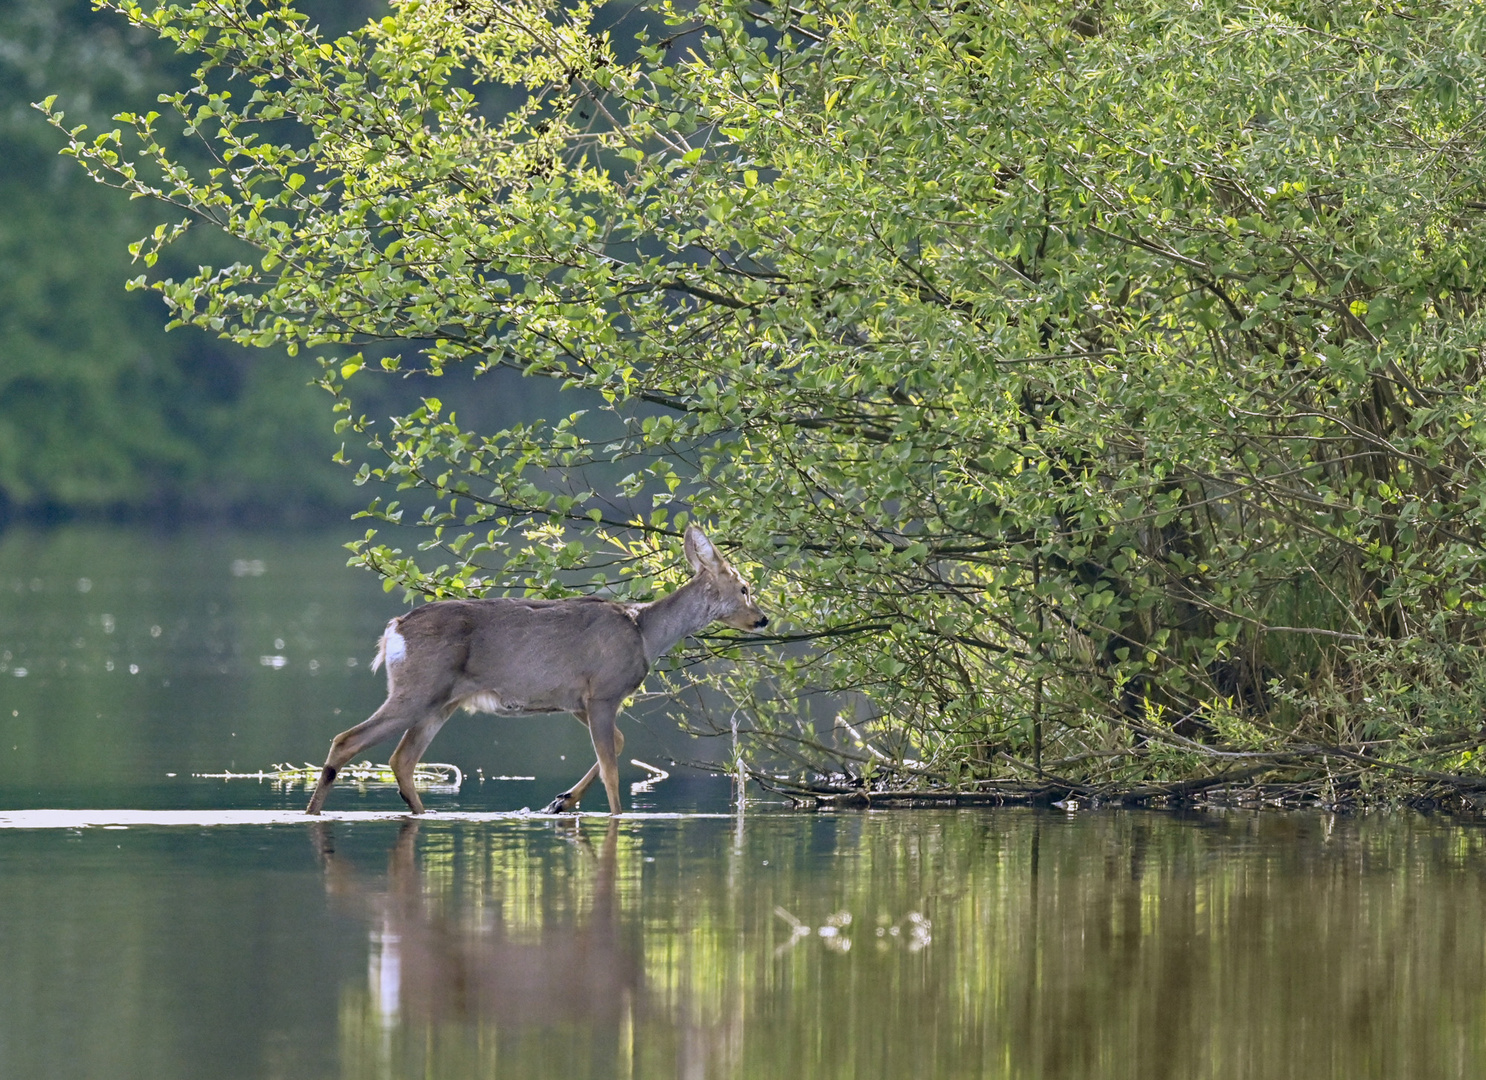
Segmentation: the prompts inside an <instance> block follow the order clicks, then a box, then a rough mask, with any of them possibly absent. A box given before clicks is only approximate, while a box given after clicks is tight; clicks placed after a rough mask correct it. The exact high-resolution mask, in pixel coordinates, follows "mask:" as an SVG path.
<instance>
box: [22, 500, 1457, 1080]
mask: <svg viewBox="0 0 1486 1080" xmlns="http://www.w3.org/2000/svg"><path fill="white" fill-rule="evenodd" d="M336 544H337V540H336V538H335V537H333V536H332V537H308V538H292V539H285V538H272V537H258V536H245V535H241V534H173V535H170V536H166V537H158V536H151V535H148V534H141V533H129V532H118V531H94V530H85V529H68V530H61V531H54V532H48V533H26V532H20V531H11V532H8V533H5V534H0V658H3V660H0V667H3V670H0V731H3V733H4V735H3V742H0V1077H11V1076H15V1077H43V1078H47V1077H58V1078H71V1077H79V1078H82V1077H88V1078H93V1077H109V1078H110V1080H115V1078H132V1077H140V1078H144V1077H148V1078H150V1080H175V1078H177V1077H180V1078H186V1077H190V1078H193V1080H194V1078H201V1077H210V1078H214V1080H216V1078H232V1077H244V1078H271V1077H284V1078H290V1077H293V1078H296V1080H301V1078H315V1077H357V1078H366V1077H438V1078H455V1080H457V1078H463V1077H502V1078H512V1077H515V1078H523V1077H543V1078H546V1077H553V1078H556V1077H562V1078H565V1080H566V1078H571V1077H578V1078H585V1077H672V1076H675V1077H688V1078H689V1077H768V1078H779V1077H807V1078H808V1077H843V1078H845V1077H853V1078H856V1077H868V1078H871V1077H884V1078H896V1077H918V1076H924V1077H1027V1078H1063V1077H1068V1078H1074V1077H1090V1078H1094V1077H1099V1078H1104V1077H1109V1078H1123V1077H1131V1078H1136V1077H1139V1078H1149V1077H1180V1078H1184V1080H1185V1078H1205V1077H1214V1078H1217V1077H1222V1078H1233V1080H1239V1078H1244V1080H1252V1078H1268V1077H1295V1078H1306V1080H1311V1078H1317V1077H1337V1078H1341V1077H1347V1078H1355V1077H1378V1078H1431V1077H1479V1076H1482V1075H1486V873H1483V868H1486V831H1483V829H1482V828H1481V827H1480V826H1479V825H1477V824H1474V823H1466V822H1458V821H1452V820H1448V819H1442V818H1424V817H1418V816H1413V815H1372V816H1361V817H1351V818H1335V817H1329V816H1324V815H1320V814H1314V813H1305V814H1299V813H1296V814H1291V813H1270V814H1248V813H1227V814H1203V815H1192V816H1177V815H1171V814H1159V813H1147V812H1134V811H1111V812H1095V813H1079V814H1074V815H1067V814H1063V813H1061V812H1058V811H1039V810H1023V809H1004V810H976V811H955V812H940V811H917V812H869V813H861V812H850V813H832V814H803V813H792V812H786V811H782V810H779V809H775V808H771V807H769V806H767V805H754V806H752V807H750V811H749V813H748V814H747V815H746V817H745V818H743V819H742V820H739V819H738V818H736V817H730V816H727V813H726V811H727V810H728V808H729V805H730V792H729V788H728V785H727V783H726V781H724V780H722V779H717V778H709V777H708V776H706V775H705V774H703V775H699V776H695V777H692V778H690V779H683V778H682V777H681V776H679V775H678V776H675V777H673V778H672V779H670V780H667V781H664V782H662V783H661V784H659V785H657V786H656V788H655V789H654V790H653V791H650V792H641V793H639V794H637V795H635V796H633V797H632V798H633V803H634V805H635V807H636V808H637V809H639V810H641V811H643V812H644V814H645V815H646V816H634V817H627V818H625V819H624V820H622V821H620V822H618V823H611V822H610V821H608V819H607V818H604V817H600V816H591V817H584V818H582V819H579V820H569V821H565V822H561V823H558V822H555V821H553V820H551V819H544V818H534V817H528V816H522V815H520V814H519V813H512V812H513V811H518V810H519V809H520V808H521V807H523V806H540V805H542V804H544V803H545V802H546V801H547V800H548V799H549V798H550V797H551V796H552V794H554V793H555V792H556V791H557V790H559V789H560V788H561V787H563V786H565V785H566V784H567V783H569V782H571V780H572V779H574V778H575V777H576V776H577V775H578V774H579V773H581V771H582V770H583V769H584V768H586V766H587V764H588V762H589V760H590V759H591V753H592V751H591V748H590V747H589V746H588V745H587V742H586V737H585V735H584V733H583V730H582V728H581V727H579V725H577V724H576V723H575V722H573V721H572V720H569V719H566V718H548V719H540V720H535V721H527V722H525V723H523V722H521V721H514V720H497V719H493V718H484V717H478V718H476V717H470V718H460V719H456V720H454V721H452V722H451V723H450V725H449V727H448V728H446V729H445V730H444V732H443V733H442V734H441V735H440V736H439V739H438V740H437V741H436V742H435V743H434V748H433V751H432V752H431V753H430V755H429V756H430V758H432V759H434V760H440V761H449V762H453V763H455V764H457V765H459V766H460V767H461V768H462V769H464V770H465V772H466V774H468V775H469V776H470V777H471V778H470V779H467V780H466V782H465V786H464V788H463V789H462V790H461V791H460V792H459V793H458V794H457V795H456V794H441V795H440V794H434V795H430V796H429V797H428V798H427V800H426V801H427V802H428V803H429V805H430V807H431V808H435V809H436V810H437V811H442V813H443V815H444V816H443V817H442V818H440V816H439V814H438V813H437V812H436V813H434V814H432V815H429V817H428V818H426V819H424V820H422V821H419V822H417V823H410V822H407V821H406V820H405V819H399V818H397V817H395V816H393V815H390V814H389V815H385V816H382V817H379V816H377V815H376V814H373V813H371V812H372V811H394V810H396V809H397V808H398V807H399V805H400V804H399V803H398V800H397V795H396V794H395V792H394V791H393V790H392V789H390V788H377V787H370V788H367V789H366V790H364V791H358V790H356V789H355V788H353V787H346V788H342V787H340V786H338V787H337V789H336V791H335V793H334V794H333V795H332V797H331V802H330V804H329V809H330V810H331V811H332V813H329V814H327V815H326V819H325V820H323V821H320V822H314V823H311V822H307V821H304V820H302V819H299V818H297V817H294V816H292V815H291V814H290V813H289V811H293V810H297V809H298V808H299V807H301V806H302V805H303V802H304V799H305V793H304V791H303V790H296V791H288V792H286V791H280V790H278V789H276V788H274V787H273V786H272V785H269V784H259V783H256V782H251V781H230V782H223V781H220V780H215V781H214V780H202V779H194V778H192V777H191V775H190V774H191V773H192V772H220V771H223V770H224V769H228V768H231V769H235V770H245V769H257V768H260V767H262V766H265V765H269V764H271V763H274V762H278V761H285V760H289V761H295V762H299V761H303V760H306V759H308V760H312V761H313V760H318V759H319V758H320V757H321V756H322V755H323V753H324V748H325V746H326V744H327V742H328V740H329V738H330V736H331V735H333V734H334V733H335V732H336V731H338V730H340V729H341V728H343V727H346V726H348V725H349V724H350V723H351V722H354V721H356V720H359V719H361V718H362V717H363V716H365V715H366V714H367V713H368V712H370V711H371V709H372V708H374V707H375V706H376V704H378V702H379V701H380V700H381V696H382V695H381V685H382V684H381V680H380V679H379V678H376V677H373V676H371V675H370V674H368V672H367V671H366V665H367V662H368V660H369V659H370V656H371V650H372V644H373V642H374V639H375V637H376V635H377V633H378V632H379V631H380V629H381V626H382V624H383V623H384V622H385V620H386V619H387V617H388V616H389V615H390V614H392V613H395V612H396V611H397V610H399V605H398V604H397V603H396V601H395V599H394V598H389V597H386V596H385V595H384V594H382V593H381V591H380V589H379V588H378V587H377V585H376V583H375V582H374V581H373V580H371V579H369V578H367V577H366V576H364V575H358V574H356V573H354V572H352V571H348V570H344V569H343V568H342V567H341V563H342V562H343V557H342V554H341V553H340V552H339V550H338V549H337V546H336ZM337 710H339V711H337ZM647 723H648V727H645V726H640V725H637V724H636V722H635V721H633V720H629V721H626V730H627V732H629V733H630V738H631V740H632V741H631V743H630V745H629V746H627V748H626V749H627V751H630V750H633V751H634V756H643V755H648V756H649V759H650V760H663V759H664V758H665V756H666V755H667V754H670V753H678V754H683V755H686V756H688V757H696V756H700V755H701V753H702V752H703V751H702V750H701V749H698V748H697V747H696V746H694V745H693V744H691V743H690V741H689V740H685V739H684V737H679V736H678V734H677V733H676V732H675V731H674V730H673V728H674V725H671V726H669V727H668V724H667V722H666V721H665V720H664V717H662V716H658V715H651V716H649V717H648V718H647ZM627 756H629V755H628V754H627ZM378 759H379V760H384V759H385V752H384V753H383V754H381V755H379V758H378ZM479 770H483V772H484V774H485V776H486V777H487V779H486V781H485V782H484V783H481V782H479V780H478V771H479ZM169 774H174V775H169ZM497 775H529V776H536V777H537V778H538V779H536V780H505V781H501V780H494V779H490V778H491V777H494V776H497ZM643 777H644V773H643V772H642V771H641V770H639V769H637V768H634V767H630V769H629V771H628V772H627V774H626V781H639V780H642V779H643ZM592 798H593V796H590V800H592ZM602 805H603V800H602V797H601V794H600V798H599V800H598V805H597V806H590V809H598V808H601V807H602ZM48 808H63V809H66V808H72V809H88V810H90V811H101V812H96V813H93V814H92V815H91V819H92V820H95V821H97V822H100V823H99V824H93V825H89V826H87V827H82V825H81V823H80V820H79V819H77V818H66V817H64V816H58V815H47V814H44V813H42V812H41V811H43V810H45V809H48ZM126 809H127V810H138V811H147V812H149V813H150V814H153V815H154V816H153V817H149V818H138V817H136V818H132V819H130V818H127V817H126V816H125V815H123V814H122V813H120V811H122V810H126ZM172 813H174V814H175V816H174V817H171V816H169V815H170V814H172ZM111 814H112V816H110V815H111ZM234 815H235V816H234ZM251 815H257V816H256V817H252V820H254V821H256V822H259V823H254V824H241V823H240V824H228V823H224V822H230V821H233V820H238V821H243V820H247V819H248V818H249V817H251ZM84 817H89V815H84ZM125 820H134V821H140V820H146V821H150V822H153V823H147V824H131V825H129V826H128V827H119V825H120V823H122V822H123V821H125ZM165 821H172V822H175V823H174V824H163V823H162V822H165ZM108 822H112V823H113V824H112V826H110V825H109V824H106V823H108Z"/></svg>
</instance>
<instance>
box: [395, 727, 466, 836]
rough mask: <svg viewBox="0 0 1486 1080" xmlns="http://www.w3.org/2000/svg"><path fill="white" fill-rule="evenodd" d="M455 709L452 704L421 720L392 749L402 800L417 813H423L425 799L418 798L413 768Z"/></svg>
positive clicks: (398, 789)
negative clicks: (394, 748) (414, 785)
mask: <svg viewBox="0 0 1486 1080" xmlns="http://www.w3.org/2000/svg"><path fill="white" fill-rule="evenodd" d="M453 711H454V709H453V707H452V706H451V707H450V708H448V709H445V710H444V711H442V712H440V713H438V714H437V715H435V716H430V717H428V718H426V719H424V720H420V721H419V722H418V723H416V724H414V725H413V726H412V727H410V728H409V729H408V730H407V731H406V732H404V734H403V737H402V740H401V741H400V742H399V743H398V744H397V749H396V750H394V751H392V758H391V761H390V762H389V764H390V765H391V766H392V775H393V776H395V777H397V792H398V794H399V795H401V796H402V801H403V802H405V803H407V804H408V809H409V810H411V811H412V812H413V813H415V814H421V813H423V800H422V799H420V798H418V792H417V791H416V790H414V788H413V770H414V769H415V768H417V766H418V762H420V761H422V760H423V752H424V751H425V750H427V749H428V744H429V743H431V742H433V737H434V736H435V735H437V734H438V733H439V728H441V727H443V726H444V722H445V721H446V720H448V719H449V717H450V715H452V713H453Z"/></svg>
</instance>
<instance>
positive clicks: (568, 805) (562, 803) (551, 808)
mask: <svg viewBox="0 0 1486 1080" xmlns="http://www.w3.org/2000/svg"><path fill="white" fill-rule="evenodd" d="M615 711H616V712H617V711H618V710H615ZM578 719H579V720H580V721H582V722H583V724H584V726H585V727H588V729H589V732H590V734H591V733H592V731H593V728H592V726H591V725H590V724H589V722H588V719H587V718H586V717H584V716H580V717H578ZM610 726H611V727H612V729H613V731H614V755H615V760H616V764H617V761H618V756H619V754H620V753H621V752H623V750H624V732H622V731H620V730H619V725H618V724H615V723H613V722H612V721H611V723H610ZM598 777H599V763H598V762H597V761H595V762H594V763H593V767H592V768H591V769H589V770H588V772H586V773H584V774H583V779H582V780H579V781H578V782H577V783H576V784H574V785H573V786H572V787H570V788H568V789H567V790H566V791H564V792H563V793H562V794H560V795H558V796H557V798H555V799H553V800H552V801H551V802H550V803H548V804H547V805H546V807H545V808H543V810H542V813H544V814H566V813H567V812H568V811H570V810H576V809H578V804H579V803H580V802H582V801H583V796H584V795H586V794H587V793H588V789H589V788H590V787H592V786H593V782H594V781H595V780H597V779H598ZM611 809H612V803H611Z"/></svg>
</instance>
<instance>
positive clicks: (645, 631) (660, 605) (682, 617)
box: [635, 574, 712, 664]
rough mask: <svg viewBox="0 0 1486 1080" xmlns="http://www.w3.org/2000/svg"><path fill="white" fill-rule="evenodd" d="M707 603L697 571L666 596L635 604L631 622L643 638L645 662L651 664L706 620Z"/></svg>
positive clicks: (708, 615) (702, 578)
mask: <svg viewBox="0 0 1486 1080" xmlns="http://www.w3.org/2000/svg"><path fill="white" fill-rule="evenodd" d="M710 606H711V605H710V604H709V603H708V596H707V588H706V575H705V574H698V575H697V576H696V577H694V578H692V579H691V580H690V581H688V582H687V583H686V584H685V585H683V586H681V588H679V589H677V590H676V591H675V592H673V593H671V594H670V595H669V596H663V597H661V598H660V599H659V600H654V601H652V602H650V603H648V604H641V605H639V607H638V608H637V609H636V610H635V623H636V625H638V626H639V627H640V636H641V638H643V639H644V641H645V662H646V664H653V663H655V661H656V660H657V659H658V658H659V657H661V656H664V655H665V654H666V653H668V652H670V651H671V648H672V647H673V646H674V645H675V644H676V642H678V641H680V640H681V639H682V638H684V637H686V636H687V635H688V634H695V633H696V632H697V631H698V630H700V629H701V628H702V627H704V626H706V625H707V624H708V623H710V622H711V621H712V613H711V610H710Z"/></svg>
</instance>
